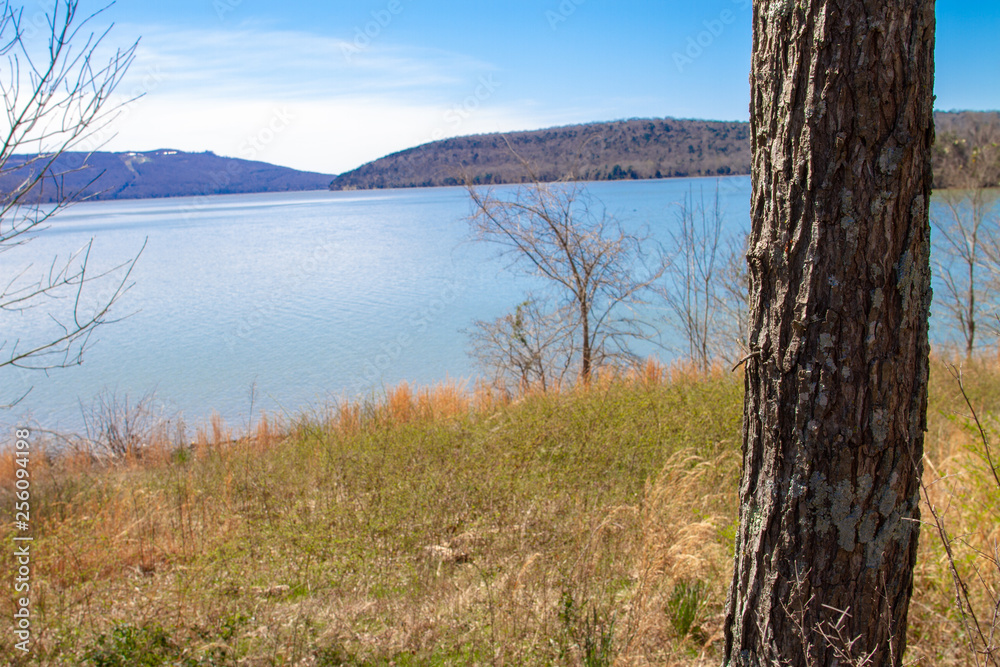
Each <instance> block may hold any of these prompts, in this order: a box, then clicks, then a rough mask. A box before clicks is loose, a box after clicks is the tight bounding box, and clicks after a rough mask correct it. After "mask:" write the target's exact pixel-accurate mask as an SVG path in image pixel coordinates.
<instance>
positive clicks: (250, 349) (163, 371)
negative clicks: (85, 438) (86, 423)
mask: <svg viewBox="0 0 1000 667" xmlns="http://www.w3.org/2000/svg"><path fill="white" fill-rule="evenodd" d="M717 183H718V185H719V188H720V193H721V198H722V202H723V207H724V210H725V212H726V216H727V224H728V225H729V226H730V227H731V228H732V229H734V230H738V229H746V228H747V227H748V224H749V199H750V180H749V177H730V178H722V179H714V178H712V179H669V180H656V181H617V182H604V183H591V184H587V188H588V190H589V192H590V193H591V194H592V195H593V196H594V197H596V198H597V199H599V200H600V201H602V202H603V203H604V205H605V206H606V207H607V209H608V211H609V212H611V213H613V214H614V215H615V216H616V217H617V218H618V219H619V220H621V221H622V222H623V223H624V224H625V225H626V226H628V227H638V226H642V225H647V226H648V227H649V228H650V230H651V231H652V233H653V235H654V237H656V238H658V239H660V240H664V241H665V240H666V239H667V237H668V234H669V229H670V226H671V225H672V224H673V223H674V222H675V221H676V205H675V203H676V202H678V201H680V200H682V199H683V198H684V196H685V194H686V193H688V192H689V191H690V190H692V189H693V190H694V192H695V193H698V192H704V194H705V197H706V199H710V198H711V196H712V195H713V193H714V191H715V187H716V184H717ZM470 211H471V208H470V204H469V199H468V195H467V193H466V192H465V190H464V189H463V188H436V189H407V190H382V191H363V192H325V191H323V192H299V193H283V194H263V195H233V196H213V197H198V198H175V199H158V200H122V201H110V202H88V203H83V204H78V205H76V206H74V207H72V208H70V209H67V210H65V211H62V212H61V213H60V214H59V215H58V216H56V217H55V218H54V219H53V222H52V225H51V227H50V228H49V229H47V230H45V231H44V232H42V233H40V234H39V235H38V237H37V238H35V239H34V240H32V242H31V243H29V244H28V245H26V246H24V247H21V248H18V249H16V250H14V251H11V252H9V253H5V254H4V255H3V257H2V261H3V262H4V263H5V264H4V275H5V276H6V275H7V274H8V272H9V271H11V270H13V266H14V264H15V262H16V265H17V267H20V268H23V267H24V266H25V265H26V264H27V263H33V267H32V270H39V269H41V268H45V267H48V266H49V265H50V264H51V261H52V257H53V256H56V255H58V256H60V257H65V256H66V255H67V254H68V253H70V252H73V251H75V250H77V249H79V248H80V247H82V246H84V245H85V244H86V243H87V242H88V241H89V240H90V239H93V250H92V253H91V265H92V267H93V268H94V269H104V270H107V269H110V268H112V267H114V266H115V265H116V264H118V263H120V262H122V261H124V260H127V259H128V258H130V257H132V256H133V255H134V254H135V253H136V252H137V251H138V250H139V249H140V248H141V247H142V245H143V243H144V242H145V243H146V248H145V250H144V252H143V253H142V256H141V257H140V259H139V261H138V263H137V264H136V266H135V270H134V272H133V274H132V276H131V280H132V282H134V286H133V287H132V288H131V289H130V290H129V291H128V293H127V294H126V295H125V296H124V297H123V298H122V299H121V301H120V302H119V303H118V305H117V307H116V310H115V314H117V315H127V317H124V319H122V320H121V321H118V322H116V323H114V324H109V325H107V326H104V327H102V328H100V329H99V330H98V331H97V334H96V335H95V336H94V338H93V340H92V341H91V344H90V346H89V348H88V350H87V352H86V354H85V357H84V363H83V364H82V365H81V366H77V367H72V368H68V369H59V370H53V371H51V372H49V373H48V374H47V375H46V374H44V373H40V372H32V373H25V372H19V371H16V370H10V369H6V370H0V391H2V395H0V400H10V398H11V397H16V396H18V395H20V394H22V393H24V392H25V391H28V390H29V389H30V390H31V391H30V393H29V394H28V395H27V397H26V398H25V399H24V400H23V401H22V402H21V403H20V404H18V405H17V406H16V407H15V408H14V409H13V410H8V411H6V413H5V414H2V415H0V421H4V422H8V423H11V422H19V423H28V422H29V421H30V423H33V424H35V425H36V426H37V427H40V428H44V429H53V430H60V429H61V430H73V429H78V428H80V426H81V424H82V419H81V405H83V406H87V405H89V404H90V403H91V401H92V400H93V399H94V397H95V396H97V395H98V394H99V393H100V392H101V391H102V390H105V389H107V390H110V391H114V392H117V394H118V395H119V396H124V395H128V396H130V397H132V398H133V400H134V399H135V398H138V397H140V396H142V395H144V394H146V393H148V392H155V395H156V397H157V409H158V410H159V411H162V412H163V413H164V414H174V413H180V414H182V415H183V417H184V419H185V421H186V422H187V423H188V424H189V425H191V424H199V423H202V422H204V421H205V420H206V419H207V418H208V416H209V415H211V413H212V412H218V413H219V414H220V415H222V416H223V417H224V418H225V419H226V420H227V421H229V422H230V423H232V424H234V425H239V424H241V423H243V422H244V421H245V420H246V418H247V415H248V413H249V411H250V401H251V399H250V395H251V387H255V399H254V401H255V402H254V412H255V413H256V412H258V411H259V410H266V411H268V412H280V413H282V414H286V415H289V416H293V415H296V414H299V413H301V412H302V411H308V410H316V409H322V408H323V407H324V406H327V405H329V404H331V403H333V402H335V401H337V400H338V399H342V398H344V397H350V398H355V397H358V396H377V395H379V393H380V392H381V391H382V390H383V388H384V387H387V386H392V385H395V384H397V383H399V382H402V381H408V382H412V383H417V384H420V385H429V384H434V383H437V382H441V381H445V380H471V379H472V378H474V377H475V376H476V374H477V369H476V367H475V364H474V362H473V360H472V359H471V358H470V357H469V355H468V353H467V349H468V343H467V336H466V334H465V333H463V330H464V329H468V328H469V327H470V325H471V323H472V322H473V321H474V320H476V319H482V320H489V319H492V318H495V317H498V316H500V315H502V314H504V313H505V312H507V311H509V310H510V309H512V308H513V307H514V306H515V305H516V304H517V303H519V302H520V301H521V300H522V299H523V295H524V292H525V290H527V289H529V288H531V287H532V286H537V283H535V282H533V279H530V278H525V277H522V276H518V275H516V274H514V273H512V272H510V271H509V270H507V260H504V259H502V258H500V257H498V256H497V254H496V248H493V247H489V246H484V245H482V244H477V243H473V242H470V241H469V228H468V222H467V216H468V215H469V213H470ZM8 267H10V268H8ZM108 284H110V283H108ZM6 317H7V319H6V320H5V321H4V323H5V324H4V326H5V329H6V331H7V334H8V335H10V333H9V332H10V330H11V327H13V329H14V330H18V333H20V334H23V335H24V336H25V337H26V338H28V339H30V338H31V336H32V334H33V333H34V334H37V333H38V331H39V330H40V329H39V328H40V327H43V326H44V324H43V323H40V322H39V321H38V320H37V317H36V318H34V319H32V318H30V317H28V318H26V319H23V321H21V320H12V319H11V316H9V315H8V316H6ZM659 356H661V357H669V356H670V355H669V353H668V352H664V351H660V353H659Z"/></svg>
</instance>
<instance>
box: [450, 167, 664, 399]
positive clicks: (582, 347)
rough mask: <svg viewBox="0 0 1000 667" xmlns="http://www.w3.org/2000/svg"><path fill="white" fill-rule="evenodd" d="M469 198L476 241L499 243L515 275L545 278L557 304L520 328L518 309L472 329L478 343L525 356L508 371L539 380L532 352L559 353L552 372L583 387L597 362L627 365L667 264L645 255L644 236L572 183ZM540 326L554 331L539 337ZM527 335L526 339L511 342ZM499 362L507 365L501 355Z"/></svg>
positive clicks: (645, 331) (645, 333)
mask: <svg viewBox="0 0 1000 667" xmlns="http://www.w3.org/2000/svg"><path fill="white" fill-rule="evenodd" d="M468 191H469V196H470V198H471V199H472V204H473V213H472V215H471V217H470V218H469V222H470V224H471V226H472V230H473V233H474V235H475V237H476V238H477V239H478V240H481V241H485V242H488V243H494V244H497V245H498V246H500V247H501V248H502V252H503V254H504V255H506V256H507V257H509V258H510V260H511V265H512V267H513V268H515V269H516V270H518V271H520V272H521V273H524V274H527V275H531V276H537V277H541V278H543V279H544V280H545V282H546V284H547V285H546V287H547V288H548V290H549V295H550V296H551V298H552V301H553V304H554V305H553V308H552V310H550V311H549V312H548V313H543V312H541V311H538V310H530V309H529V310H524V309H522V312H521V314H520V317H521V324H520V325H518V314H517V313H516V312H515V313H513V314H512V315H509V316H507V317H508V318H510V319H507V318H501V320H500V321H498V322H496V323H494V324H493V325H492V326H489V327H486V329H484V328H482V327H477V329H478V330H479V331H480V333H481V334H483V333H485V335H480V336H479V337H478V341H479V342H478V343H476V345H477V346H481V343H483V342H487V341H489V340H491V339H497V340H498V342H499V344H500V347H501V350H504V349H506V350H508V351H511V350H512V349H514V350H518V352H517V354H518V355H524V354H527V355H528V356H527V357H526V358H524V359H522V361H520V362H518V363H515V364H514V365H513V366H510V368H513V369H514V370H516V369H517V368H523V369H527V370H529V371H531V372H529V374H528V375H529V376H530V375H532V374H534V375H537V363H538V362H541V361H543V360H544V355H542V356H539V355H538V354H536V353H538V352H540V349H539V346H542V347H544V349H545V351H546V352H549V351H554V350H556V349H558V348H562V349H563V351H564V353H563V354H562V355H559V356H561V359H559V360H558V361H555V366H554V368H557V367H560V366H562V367H572V368H573V372H574V373H575V374H576V375H577V377H579V379H580V380H581V381H583V382H587V381H588V380H589V379H590V376H591V373H592V371H593V369H594V368H596V367H598V366H599V365H600V364H601V363H604V362H606V361H607V360H611V359H622V358H629V357H630V356H631V351H630V347H629V343H630V342H632V341H634V340H636V339H649V338H652V337H653V336H654V335H655V331H654V330H653V329H652V327H651V326H650V324H649V323H648V322H646V321H644V320H643V319H642V318H641V316H640V314H639V310H640V309H641V308H642V307H643V306H645V305H647V304H648V302H647V301H646V298H647V296H651V295H653V294H654V291H653V286H654V285H655V283H656V282H657V281H658V280H659V278H660V277H661V276H662V275H663V272H664V269H665V267H666V262H665V261H664V258H663V256H662V254H661V253H658V252H655V250H653V251H651V250H650V248H653V242H652V240H651V238H650V236H649V234H648V232H645V231H641V232H638V233H632V232H629V231H626V230H625V228H624V227H623V226H622V225H621V223H619V222H618V221H617V220H615V219H614V217H612V216H611V215H609V214H608V213H607V211H606V210H605V209H604V207H603V205H602V204H600V202H598V201H596V200H594V199H593V198H592V197H590V196H589V195H588V194H587V193H586V191H584V190H583V189H582V188H581V187H580V186H579V185H576V184H567V183H555V184H544V183H539V182H537V181H536V182H534V183H531V184H528V185H525V186H521V187H518V188H516V189H514V190H503V191H500V190H497V189H495V188H485V187H476V186H471V185H470V186H469V187H468ZM529 316H530V318H529ZM525 318H529V319H525ZM526 322H528V323H529V324H530V326H529V328H528V329H525V328H524V326H525V323H526ZM542 324H545V325H546V326H551V327H554V329H553V330H551V331H545V332H543V331H541V330H540V329H538V327H539V326H540V325H542ZM518 327H520V329H519V328H518ZM531 328H534V329H535V330H536V331H535V332H534V333H533V334H532V335H533V336H534V338H535V340H534V341H533V342H529V341H528V338H527V336H525V337H524V340H523V341H522V340H520V339H519V338H518V336H519V335H524V334H525V333H526V332H528V331H529V330H530V329H531ZM564 331H565V335H564V333H563V332H564ZM511 336H513V340H512V339H511ZM556 341H558V342H559V344H558V345H556ZM566 341H569V344H568V345H566ZM511 343H513V348H511ZM498 358H505V359H508V361H510V355H509V354H505V353H504V352H502V351H501V352H500V353H499V356H498ZM519 358H520V357H519ZM525 360H527V361H528V363H527V364H525V363H524V361H525ZM518 364H520V365H518ZM531 369H535V370H531ZM547 372H548V371H547ZM553 372H556V373H559V374H562V373H563V371H553Z"/></svg>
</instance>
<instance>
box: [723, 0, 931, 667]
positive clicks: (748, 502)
mask: <svg viewBox="0 0 1000 667" xmlns="http://www.w3.org/2000/svg"><path fill="white" fill-rule="evenodd" d="M753 14H754V16H753V26H754V37H753V57H752V64H751V68H752V69H751V77H750V81H751V92H750V99H751V107H750V123H751V132H750V135H751V137H752V143H753V145H752V164H753V169H752V172H753V174H752V181H753V193H752V196H751V223H752V231H751V236H750V243H749V251H748V253H747V259H748V264H749V272H750V329H749V331H750V338H749V340H750V353H749V356H748V358H747V360H746V374H745V383H746V398H745V400H744V417H743V473H742V477H741V481H740V520H739V527H738V530H737V540H736V548H735V553H736V556H735V559H734V560H735V564H734V572H733V580H732V584H731V587H730V593H729V600H728V603H727V613H726V627H725V659H724V664H725V665H727V666H728V667H764V666H765V665H787V666H788V667H819V666H829V667H832V666H833V665H845V664H853V665H861V664H870V665H878V666H890V665H895V666H898V665H900V664H901V663H902V660H903V655H904V653H905V650H906V629H907V615H908V610H909V604H910V596H911V593H912V591H913V581H914V574H913V571H914V565H915V561H916V557H917V538H918V535H919V526H920V521H919V518H920V509H919V504H920V503H919V489H920V478H921V472H922V468H921V466H922V459H923V444H924V429H925V428H926V413H927V377H928V367H929V361H928V356H929V350H930V345H929V342H928V311H929V308H930V301H931V267H930V225H929V221H928V209H929V205H930V193H931V179H932V172H931V146H932V144H933V140H934V119H933V104H934V97H933V89H934V85H933V84H934V34H935V15H934V0H905V1H904V0H885V1H884V2H877V3H876V2H868V1H867V0H835V1H834V0H810V1H809V2H782V1H778V0H775V1H772V2H755V3H754V7H753Z"/></svg>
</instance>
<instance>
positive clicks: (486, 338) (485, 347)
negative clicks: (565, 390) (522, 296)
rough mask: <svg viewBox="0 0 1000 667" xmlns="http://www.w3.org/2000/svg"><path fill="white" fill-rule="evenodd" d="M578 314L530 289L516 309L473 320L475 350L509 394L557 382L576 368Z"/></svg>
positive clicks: (550, 386) (546, 387) (543, 389)
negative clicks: (551, 304) (555, 305)
mask: <svg viewBox="0 0 1000 667" xmlns="http://www.w3.org/2000/svg"><path fill="white" fill-rule="evenodd" d="M574 314H575V313H574V312H573V311H571V310H569V309H567V308H562V309H553V308H550V307H548V304H546V303H545V302H544V301H540V300H538V299H535V298H534V297H533V296H532V295H530V294H529V295H528V298H527V299H526V300H525V301H524V302H522V303H520V304H518V305H517V307H516V308H515V309H514V312H512V313H508V314H506V315H504V316H502V317H499V318H497V319H496V320H494V321H492V322H486V321H481V320H479V321H476V322H475V323H474V324H473V326H474V329H473V331H472V332H470V335H471V339H472V345H473V355H474V356H475V357H476V359H477V360H478V361H479V364H480V366H482V367H483V368H484V369H485V370H487V371H488V372H490V373H492V374H493V378H492V379H493V384H494V386H497V387H500V388H503V389H504V390H505V391H507V392H509V393H513V392H514V391H518V390H519V391H522V392H523V391H526V390H528V389H530V388H533V387H537V388H539V389H541V390H542V391H546V390H548V389H551V388H554V387H558V386H560V384H561V383H562V382H563V381H564V380H565V379H566V378H567V376H568V375H570V373H571V371H572V369H573V367H574V361H575V355H574V353H573V330H574V328H575V327H574V322H575V318H574Z"/></svg>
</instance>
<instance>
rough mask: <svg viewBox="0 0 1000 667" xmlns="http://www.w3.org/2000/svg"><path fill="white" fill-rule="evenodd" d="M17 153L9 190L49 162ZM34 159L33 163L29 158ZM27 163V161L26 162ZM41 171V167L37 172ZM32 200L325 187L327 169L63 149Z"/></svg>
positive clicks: (7, 176) (165, 153)
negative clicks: (78, 151) (297, 168)
mask: <svg viewBox="0 0 1000 667" xmlns="http://www.w3.org/2000/svg"><path fill="white" fill-rule="evenodd" d="M33 157H34V156H29V155H14V156H12V157H11V158H10V159H9V160H8V161H7V164H6V165H4V168H3V170H2V172H0V192H3V193H9V192H11V191H12V190H13V189H14V188H16V187H18V186H19V185H20V184H21V183H23V182H24V180H25V179H26V178H28V176H29V173H30V172H31V171H32V170H36V169H40V168H41V167H42V166H43V164H44V162H42V161H35V162H33V163H31V159H32V158H33ZM29 163H30V164H29ZM26 164H28V166H24V165H26ZM36 173H37V172H36ZM49 174H50V175H49V176H47V177H46V178H45V179H44V181H43V182H42V183H41V185H40V187H39V186H36V187H35V188H34V190H33V192H32V193H31V194H30V196H29V197H28V198H27V201H31V202H43V203H46V202H52V201H56V200H57V199H62V198H64V197H73V198H76V199H135V198H146V197H182V196H195V195H216V194H238V193H249V192H287V191H293V190H324V189H326V188H327V186H328V185H329V184H330V179H331V178H333V177H332V176H331V175H328V174H317V173H313V172H306V171H296V170H295V169H289V168H287V167H278V166H275V165H273V164H268V163H266V162H255V161H251V160H240V159H235V158H225V157H219V156H218V155H215V154H214V153H210V152H206V153H185V152H182V151H174V150H156V151H147V152H142V153H138V152H129V153H72V152H71V153H64V154H63V155H61V156H59V158H58V159H56V161H55V163H54V165H53V167H52V168H51V169H50V170H49Z"/></svg>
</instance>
